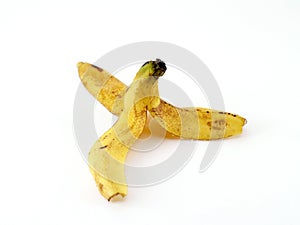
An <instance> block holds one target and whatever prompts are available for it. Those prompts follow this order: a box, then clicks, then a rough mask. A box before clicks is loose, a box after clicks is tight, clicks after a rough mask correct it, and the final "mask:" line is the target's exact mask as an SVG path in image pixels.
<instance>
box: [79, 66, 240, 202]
mask: <svg viewBox="0 0 300 225" xmlns="http://www.w3.org/2000/svg"><path fill="white" fill-rule="evenodd" d="M77 66H78V73H79V76H80V79H81V81H82V83H83V85H84V86H85V87H86V89H87V90H88V91H89V92H90V94H91V95H93V96H94V97H95V98H96V99H97V100H98V101H99V102H100V103H102V104H103V105H104V106H105V107H106V108H107V109H108V110H109V111H110V112H111V113H113V114H115V115H117V116H119V119H118V121H117V122H116V123H115V124H114V125H113V127H112V128H111V129H109V130H108V131H107V132H105V133H104V134H103V135H102V136H101V137H100V138H99V139H98V140H97V141H96V143H95V144H94V145H93V147H92V148H91V150H90V153H89V157H88V162H89V167H90V170H91V173H92V175H93V177H94V179H95V181H96V184H97V187H98V189H99V191H100V193H101V194H102V195H103V196H104V197H105V198H106V199H108V200H111V199H112V198H113V197H115V196H117V195H121V196H123V197H124V196H125V195H126V194H127V185H126V179H125V175H124V162H125V159H126V155H127V152H128V150H129V149H130V147H131V146H132V145H133V144H134V142H135V141H136V140H137V139H138V138H139V136H140V135H141V133H142V132H143V129H144V127H145V125H146V122H147V111H148V112H149V113H150V114H151V116H152V117H153V118H154V119H155V120H156V121H158V123H159V124H160V125H161V126H162V127H163V128H165V129H166V130H167V131H168V132H169V133H171V134H173V135H175V136H177V137H180V138H185V139H198V140H213V139H220V138H227V137H231V136H234V135H238V134H241V133H242V128H243V126H244V125H245V124H246V119H244V118H243V117H241V116H239V115H236V114H232V113H227V112H222V111H217V110H213V109H207V108H200V107H197V108H195V107H188V108H179V107H176V106H174V105H171V104H169V103H167V102H166V101H164V100H162V99H160V98H159V92H158V85H157V78H158V77H159V76H162V75H163V74H164V72H165V71H166V66H165V64H164V63H163V62H162V61H160V60H156V61H149V62H147V63H145V64H144V65H143V66H142V67H141V68H140V70H139V71H138V73H137V75H136V76H135V78H134V80H133V82H132V84H131V85H130V86H129V87H127V86H126V85H125V84H124V83H122V82H121V81H120V80H118V79H117V78H115V77H114V76H112V75H111V74H110V73H109V72H107V71H105V70H104V69H102V68H99V67H97V66H95V65H92V64H89V63H82V62H80V63H78V64H77Z"/></svg>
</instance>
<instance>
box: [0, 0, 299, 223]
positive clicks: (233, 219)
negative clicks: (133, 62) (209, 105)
mask: <svg viewBox="0 0 300 225" xmlns="http://www.w3.org/2000/svg"><path fill="white" fill-rule="evenodd" d="M299 25H300V4H299V1H297V0H288V1H275V0H272V1H271V0H269V1H262V0H255V1H254V0H252V1H240V0H230V1H222V0H218V1H214V0H211V1H188V0H185V1H154V0H152V1H129V0H128V1H119V2H117V1H94V2H92V1H82V2H80V1H70V2H60V1H49V2H44V1H1V2H0V28H1V29H0V32H1V33H0V34H1V35H0V40H1V42H0V62H1V69H0V72H1V78H2V79H1V82H0V101H1V111H0V112H1V117H0V131H1V153H2V154H1V157H0V177H1V186H0V190H1V191H0V213H1V214H0V223H1V224H6V225H10V224H31V225H35V224H44V225H47V224H51V225H52V224H107V225H108V224H117V223H118V224H205V225H217V224H222V225H224V224H230V225H235V224H236V225H240V224H251V225H252V224H259V225H269V224H270V225H296V224H299V223H300V216H299V208H300V204H299V201H300V191H299V190H300V180H299V171H300V163H299V162H300V161H299V158H300V144H299V141H297V138H299V134H300V131H299V119H298V114H299V113H300V107H299V104H300V100H299V82H298V79H297V78H298V76H299V75H300V74H299V72H300V69H299V59H300V44H299V43H300V42H299V40H300V29H299V27H300V26H299ZM147 40H154V41H166V42H170V43H173V44H177V45H179V46H182V47H184V48H186V49H188V50H190V51H192V52H193V53H195V54H196V55H197V56H198V57H200V58H201V59H202V60H203V61H204V63H205V64H206V65H207V66H208V67H209V68H210V70H211V71H212V73H213V74H214V76H215V78H216V80H217V81H218V84H219V85H220V88H221V90H222V93H223V97H224V99H225V105H226V109H227V110H228V111H230V112H234V113H238V114H240V115H243V116H245V117H246V118H247V120H248V124H247V126H246V127H245V130H244V133H243V135H241V136H239V137H237V138H232V139H228V140H226V141H224V143H223V146H222V149H221V152H220V154H219V156H218V158H217V159H216V161H215V162H214V164H213V165H212V166H211V167H210V168H209V169H208V170H207V171H206V172H204V173H199V172H198V170H199V165H200V162H201V159H202V156H203V154H204V152H205V148H206V146H207V143H205V142H199V149H198V150H197V151H196V153H195V154H194V156H193V158H192V159H191V161H190V162H189V164H188V165H187V166H186V167H185V168H184V169H183V170H182V171H181V172H180V173H179V174H178V175H176V176H175V177H173V178H172V179H170V180H168V181H167V182H164V183H162V184H159V185H156V186H152V187H147V188H130V189H129V194H128V196H127V197H126V198H125V199H124V200H123V201H119V202H113V203H112V202H110V203H109V202H107V201H106V200H105V199H103V198H102V197H101V196H100V194H99V193H98V191H97V189H96V187H95V184H94V181H93V179H92V177H91V175H90V174H89V171H88V168H87V165H86V164H85V162H84V160H83V159H82V157H81V154H80V153H79V151H78V149H77V144H76V140H75V138H74V135H73V125H72V119H73V118H72V110H73V108H72V107H73V102H74V97H75V93H76V90H77V87H78V84H79V82H80V81H79V78H78V75H77V71H76V66H75V65H76V63H77V62H78V61H87V62H95V61H96V60H97V59H98V58H99V57H100V56H102V55H104V54H105V53H107V52H109V51H110V50H112V49H114V48H116V47H119V46H122V45H124V44H129V43H132V42H136V41H147ZM132 76H133V75H132ZM167 76H169V77H170V76H171V74H168V73H167V74H166V77H167ZM179 83H180V82H179ZM183 88H184V87H183ZM186 92H187V93H189V95H191V96H192V95H193V93H192V92H191V90H189V89H186ZM203 104H206V103H203ZM199 105H201V102H199ZM108 128H109V126H107V127H106V129H108Z"/></svg>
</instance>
